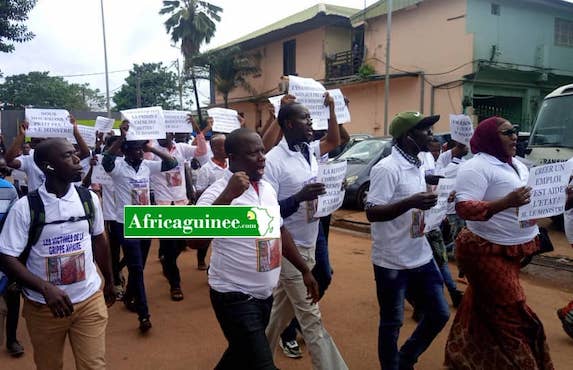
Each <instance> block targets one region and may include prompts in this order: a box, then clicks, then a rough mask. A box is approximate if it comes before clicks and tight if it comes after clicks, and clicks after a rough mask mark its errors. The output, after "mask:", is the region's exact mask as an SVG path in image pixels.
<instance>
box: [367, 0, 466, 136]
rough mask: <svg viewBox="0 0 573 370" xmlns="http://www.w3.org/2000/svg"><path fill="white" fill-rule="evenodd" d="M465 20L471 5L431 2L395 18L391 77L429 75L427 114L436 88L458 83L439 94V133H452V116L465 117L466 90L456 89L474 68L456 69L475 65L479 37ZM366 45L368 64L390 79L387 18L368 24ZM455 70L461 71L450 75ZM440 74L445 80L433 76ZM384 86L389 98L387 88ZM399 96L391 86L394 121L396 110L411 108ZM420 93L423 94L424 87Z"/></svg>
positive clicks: (456, 1) (453, 0) (458, 0)
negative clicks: (468, 29) (475, 44)
mask: <svg viewBox="0 0 573 370" xmlns="http://www.w3.org/2000/svg"><path fill="white" fill-rule="evenodd" d="M465 14H466V0H427V1H424V2H421V3H420V4H419V5H418V6H415V7H411V8H410V9H404V10H400V11H397V12H396V13H394V15H393V18H392V40H391V54H390V57H391V59H390V65H391V66H392V67H394V69H391V71H390V72H391V73H401V71H400V70H402V71H410V72H424V73H425V74H426V75H425V79H426V80H427V81H428V82H426V83H425V85H424V90H425V93H424V111H423V113H424V114H430V112H431V92H432V86H431V85H434V86H439V85H441V84H445V83H449V82H454V83H452V84H451V85H450V86H454V88H450V89H449V90H444V89H435V90H434V92H435V94H434V109H433V111H434V113H435V114H440V115H441V116H442V119H441V120H440V122H439V123H438V124H437V126H436V131H448V130H449V128H448V126H449V123H448V115H449V114H450V113H458V114H459V113H461V109H462V107H461V100H462V88H461V87H456V86H457V85H459V83H455V81H459V80H460V79H461V78H462V76H463V75H465V74H469V73H472V72H473V70H472V65H471V63H470V64H467V65H465V66H463V67H462V68H459V69H456V68H457V67H459V66H462V65H464V64H466V63H468V62H471V61H472V59H473V35H472V34H467V33H466V18H465ZM460 16H462V17H461V18H457V17H460ZM452 18H457V19H452ZM448 19H450V20H448ZM364 43H365V47H366V51H367V55H366V60H367V62H368V63H369V64H371V65H372V66H373V67H374V68H375V69H376V72H377V73H379V74H383V73H385V64H384V61H385V58H386V56H385V55H386V15H384V16H381V17H378V18H374V19H370V20H367V24H366V27H365V38H364ZM453 69H456V70H455V71H452V72H449V73H444V72H448V71H451V70H453ZM436 73H439V74H438V75H433V74H436ZM392 82H393V81H392ZM418 82H419V80H418ZM379 84H380V87H379V89H381V90H382V96H383V90H384V82H383V81H381V82H379ZM430 84H431V85H430ZM396 90H397V87H395V86H394V85H393V84H391V85H390V94H391V103H390V117H391V116H392V115H393V114H394V113H395V112H396V111H395V110H394V109H393V108H392V107H396V106H404V105H405V104H403V103H402V102H398V100H399V99H400V98H399V96H397V95H396V94H397V93H398V92H397V91H396ZM416 90H417V91H418V93H419V91H420V86H419V83H418V85H417V86H416ZM448 92H449V94H448ZM418 101H419V99H418V100H416V104H415V105H414V108H416V109H419V103H418ZM376 109H383V102H382V107H381V108H380V107H377V108H376ZM361 125H362V124H361Z"/></svg>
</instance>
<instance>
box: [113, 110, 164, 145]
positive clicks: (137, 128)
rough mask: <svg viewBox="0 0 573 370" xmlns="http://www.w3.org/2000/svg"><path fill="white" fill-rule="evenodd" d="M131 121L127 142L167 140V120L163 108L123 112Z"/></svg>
mask: <svg viewBox="0 0 573 370" xmlns="http://www.w3.org/2000/svg"><path fill="white" fill-rule="evenodd" d="M121 115H122V116H123V117H124V118H125V119H127V120H128V121H129V130H128V131H127V137H126V139H127V140H148V139H165V119H164V118H163V109H161V107H148V108H137V109H128V110H122V111H121Z"/></svg>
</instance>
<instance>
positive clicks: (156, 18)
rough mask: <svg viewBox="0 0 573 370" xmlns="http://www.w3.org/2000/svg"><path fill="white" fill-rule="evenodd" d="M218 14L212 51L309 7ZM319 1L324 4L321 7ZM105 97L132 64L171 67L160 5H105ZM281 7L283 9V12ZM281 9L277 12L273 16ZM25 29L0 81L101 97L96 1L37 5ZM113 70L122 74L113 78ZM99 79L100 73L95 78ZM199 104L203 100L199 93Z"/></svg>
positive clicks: (244, 6)
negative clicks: (62, 84) (72, 87)
mask: <svg viewBox="0 0 573 370" xmlns="http://www.w3.org/2000/svg"><path fill="white" fill-rule="evenodd" d="M210 2H211V3H213V4H216V5H219V6H220V7H222V8H223V13H222V14H221V18H222V19H221V22H220V23H219V24H217V32H216V34H215V38H214V39H213V40H212V41H211V43H210V44H209V45H207V46H206V48H212V47H216V46H218V45H222V44H224V43H226V42H229V41H232V40H234V39H237V38H239V37H241V36H243V35H245V34H247V33H250V32H252V31H255V30H257V29H259V28H262V27H264V26H266V25H268V24H271V23H273V22H276V21H278V20H280V19H282V18H285V17H287V16H289V15H291V14H294V13H296V12H299V11H301V10H304V9H306V8H308V7H310V6H312V5H313V4H316V3H318V2H320V1H317V2H316V3H315V2H313V1H309V0H289V1H286V2H285V1H282V0H242V1H241V0H212V1H210ZM323 2H324V1H323ZM326 2H327V3H329V4H336V5H343V6H347V7H353V8H357V9H362V8H363V7H364V5H365V4H366V5H367V6H368V5H371V4H373V3H374V2H375V0H367V1H365V0H328V1H326ZM103 3H104V12H105V27H106V37H107V54H108V69H109V71H110V75H109V85H110V96H113V93H114V92H115V91H116V90H118V89H119V88H120V87H121V85H122V83H123V81H124V79H125V78H126V77H127V75H128V72H127V71H128V70H129V69H131V67H132V66H133V64H134V63H138V64H139V63H143V62H160V61H161V62H163V63H164V64H168V65H169V64H171V63H173V62H174V61H175V60H176V59H177V58H178V57H179V58H180V59H182V58H181V56H180V52H179V50H178V49H175V48H173V47H171V46H170V44H171V41H170V37H169V35H168V34H167V33H166V30H165V26H164V25H163V22H164V21H165V19H166V18H167V16H160V15H159V10H160V9H161V5H162V1H161V0H104V1H103ZM285 4H288V6H286V5H285ZM280 9H282V11H281V10H280ZM29 16H30V17H29V20H28V22H26V24H27V25H28V28H29V29H30V30H31V31H32V32H34V33H35V34H36V37H35V38H34V39H33V40H32V41H29V42H26V43H23V44H16V45H15V47H16V50H15V51H14V52H13V53H10V54H6V53H0V66H1V67H0V69H1V70H2V73H3V74H4V76H10V75H14V74H20V73H28V72H30V71H49V72H50V75H52V76H71V75H84V74H92V73H93V74H95V75H93V76H78V77H65V78H66V79H67V80H68V81H70V82H73V83H84V82H87V83H89V84H90V85H91V87H93V88H96V87H97V88H99V89H100V90H101V91H102V92H103V93H104V94H105V77H104V74H103V73H102V72H104V71H105V67H104V57H103V35H102V24H101V10H100V0H39V1H38V3H37V4H36V7H35V8H34V9H33V10H32V11H31V12H30V14H29ZM114 71H121V72H115V73H113V72H114ZM174 71H175V69H174ZM98 73H99V74H98ZM200 90H202V95H203V96H200V100H201V101H206V100H208V96H206V94H207V93H208V88H202V89H200Z"/></svg>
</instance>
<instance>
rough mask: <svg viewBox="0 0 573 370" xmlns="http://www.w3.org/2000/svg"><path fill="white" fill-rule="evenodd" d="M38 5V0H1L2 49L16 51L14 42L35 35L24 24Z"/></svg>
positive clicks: (0, 28) (0, 31)
mask: <svg viewBox="0 0 573 370" xmlns="http://www.w3.org/2000/svg"><path fill="white" fill-rule="evenodd" d="M35 5H36V0H0V51H1V52H4V53H11V52H13V51H14V44H13V43H12V42H25V41H29V40H31V39H32V38H33V37H34V34H33V33H32V32H30V31H28V28H27V27H26V25H24V24H22V22H24V21H25V20H27V19H28V13H29V12H30V10H32V8H33V7H34V6H35Z"/></svg>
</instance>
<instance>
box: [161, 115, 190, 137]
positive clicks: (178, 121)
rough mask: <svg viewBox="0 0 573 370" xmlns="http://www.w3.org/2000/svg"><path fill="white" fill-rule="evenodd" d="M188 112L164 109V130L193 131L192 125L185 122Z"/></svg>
mask: <svg viewBox="0 0 573 370" xmlns="http://www.w3.org/2000/svg"><path fill="white" fill-rule="evenodd" d="M189 114H191V113H190V112H186V111H182V110H164V111H163V117H164V118H165V131H167V132H177V133H179V132H193V125H192V124H191V122H187V116H188V115H189Z"/></svg>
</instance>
